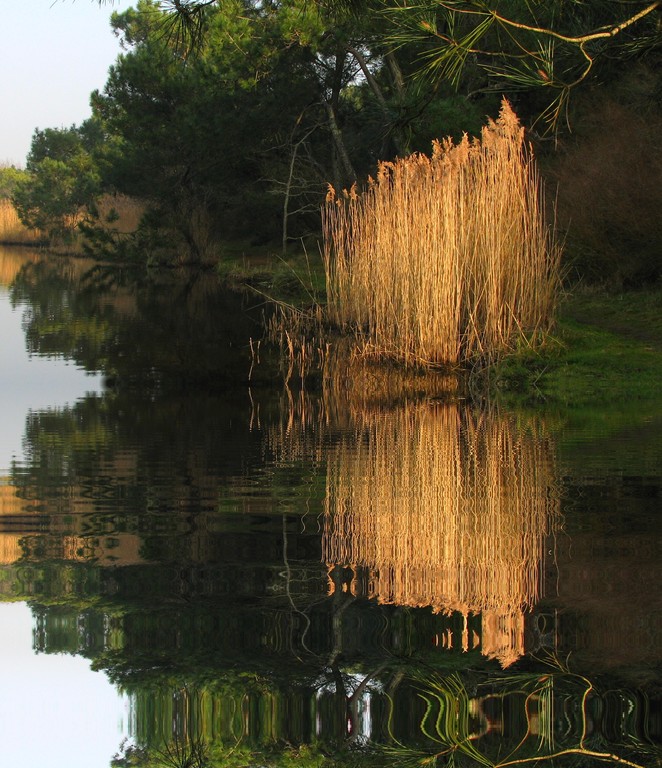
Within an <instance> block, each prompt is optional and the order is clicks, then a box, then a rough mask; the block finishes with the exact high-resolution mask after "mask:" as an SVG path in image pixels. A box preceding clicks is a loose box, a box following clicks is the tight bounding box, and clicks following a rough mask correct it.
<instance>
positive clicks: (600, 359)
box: [491, 287, 662, 408]
mask: <svg viewBox="0 0 662 768" xmlns="http://www.w3.org/2000/svg"><path fill="white" fill-rule="evenodd" d="M660 381H662V288H659V287H657V288H654V289H653V288H651V289H648V290H641V291H629V292H623V293H618V294H611V293H607V292H603V291H597V290H592V291H589V290H581V289H577V290H575V291H573V292H571V293H568V294H567V295H566V296H565V297H564V298H563V300H562V301H561V304H560V309H559V318H558V322H557V325H556V328H555V329H554V331H553V333H552V334H551V336H550V338H549V339H548V340H547V341H546V342H545V344H544V346H543V348H542V349H540V350H532V349H522V350H520V351H518V352H517V353H516V354H514V355H512V356H511V357H508V358H506V359H504V360H503V361H502V362H501V363H500V364H499V365H498V366H497V367H496V370H495V371H494V373H493V376H492V382H491V385H492V387H493V390H494V392H495V393H496V394H497V395H498V396H501V397H505V398H506V399H510V398H512V397H514V398H521V397H523V396H524V397H526V398H528V399H530V400H533V401H538V402H540V403H557V404H559V405H563V406H567V407H571V408H583V407H596V406H604V405H612V404H620V405H621V406H622V407H625V406H626V405H630V406H635V407H636V404H637V403H641V402H643V401H652V400H659V399H660Z"/></svg>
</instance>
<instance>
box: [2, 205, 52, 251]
mask: <svg viewBox="0 0 662 768" xmlns="http://www.w3.org/2000/svg"><path fill="white" fill-rule="evenodd" d="M45 240H46V236H45V234H44V233H43V232H41V231H40V230H38V229H28V227H26V226H25V225H24V224H23V222H22V221H21V220H20V219H19V217H18V213H16V209H15V208H14V206H13V205H12V204H11V200H9V199H8V198H6V197H4V198H0V243H4V244H5V245H38V244H40V243H43V242H44V241H45Z"/></svg>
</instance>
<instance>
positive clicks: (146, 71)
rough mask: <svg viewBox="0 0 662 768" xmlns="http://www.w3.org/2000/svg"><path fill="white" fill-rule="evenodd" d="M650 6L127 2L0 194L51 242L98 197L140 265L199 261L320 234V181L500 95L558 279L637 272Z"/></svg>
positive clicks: (652, 255) (437, 133)
mask: <svg viewBox="0 0 662 768" xmlns="http://www.w3.org/2000/svg"><path fill="white" fill-rule="evenodd" d="M661 8H662V2H659V1H657V0H652V1H651V2H648V1H647V0H627V1H626V0H623V1H621V0H614V2H610V3H604V2H602V0H581V2H578V1H577V0H573V2H569V1H568V0H554V1H553V2H540V1H539V0H536V2H531V1H530V0H443V1H442V2H439V1H438V0H421V2H419V3H416V4H414V5H411V4H407V3H401V2H399V0H360V1H359V0H329V1H328V2H326V1H325V2H322V1H321V0H318V2H307V0H285V1H280V2H279V1H276V0H269V1H268V2H263V3H254V2H251V0H231V2H222V3H221V2H218V1H217V0H204V1H201V0H189V1H188V2H185V1H184V0H181V1H180V0H178V1H177V2H156V0H138V2H137V3H136V6H135V7H134V8H129V9H128V10H122V11H121V12H115V13H113V16H112V22H111V24H112V27H113V30H114V32H115V34H117V35H118V36H119V37H120V39H121V41H122V44H123V49H124V52H123V53H122V54H121V55H120V56H119V57H118V59H117V61H116V62H115V64H114V65H113V66H112V67H111V69H110V71H109V76H108V80H107V82H106V83H105V85H104V86H103V87H102V88H100V89H99V90H98V91H96V92H95V93H93V94H92V97H91V104H92V112H93V114H92V117H91V119H90V120H89V121H87V122H86V123H84V124H83V125H82V126H81V127H80V128H76V127H72V128H71V129H63V130H56V129H47V130H46V131H37V132H36V133H35V137H34V142H33V147H32V149H31V152H30V156H29V158H28V172H29V174H28V179H27V180H26V181H25V182H21V183H19V185H18V187H17V188H16V190H15V191H13V194H14V200H15V204H16V205H17V208H18V210H19V212H20V214H21V216H22V218H23V221H24V222H25V223H27V224H29V225H30V226H39V227H42V228H45V229H47V230H49V231H51V232H52V233H53V234H59V235H61V234H63V233H66V232H67V231H68V229H71V228H72V227H74V226H76V224H78V223H79V222H80V220H81V219H86V220H87V227H88V229H87V234H88V236H91V237H92V238H93V239H94V234H95V230H94V227H92V228H91V229H90V223H89V216H88V214H92V219H94V216H95V215H97V211H96V208H95V205H94V198H95V197H96V196H97V195H98V194H100V193H123V194H125V195H129V196H130V197H132V198H136V199H138V200H140V201H141V204H144V206H145V211H146V212H145V216H144V217H143V221H142V225H141V232H140V233H139V235H138V236H136V237H135V238H134V239H133V240H131V241H130V242H129V245H131V246H132V247H133V248H134V250H135V251H136V253H137V254H138V258H140V259H141V260H143V261H149V260H157V261H162V260H167V259H176V260H178V261H183V260H186V261H192V262H198V263H200V262H216V261H217V260H218V258H219V257H220V256H222V246H221V243H223V244H226V243H228V242H229V241H234V242H235V243H236V242H242V243H243V244H245V250H246V251H247V252H248V253H249V254H250V252H251V250H252V249H254V248H256V247H258V246H265V245H266V246H268V247H269V248H270V249H271V251H272V252H273V251H274V250H279V251H281V252H285V250H286V249H287V247H288V244H290V245H291V244H292V243H299V242H300V241H301V240H304V241H306V240H307V239H311V240H315V239H316V238H317V237H318V235H319V232H320V221H319V211H320V206H321V203H322V202H323V199H324V196H325V194H326V189H327V184H329V183H331V184H333V186H334V187H335V188H336V189H341V188H343V187H348V186H350V185H351V184H352V183H354V182H358V183H359V184H361V183H362V182H363V181H364V180H365V179H366V178H367V176H368V175H369V174H371V173H374V169H375V168H376V165H377V162H378V161H380V160H381V161H388V160H392V159H394V158H395V157H398V156H399V157H402V156H405V155H407V154H409V153H411V152H415V151H423V152H429V150H430V142H431V140H432V139H435V138H440V137H445V136H453V137H454V138H458V137H459V136H461V134H462V133H463V132H467V133H469V134H472V135H475V134H477V133H478V131H479V129H480V127H481V125H482V124H484V122H485V120H486V117H488V116H491V117H494V116H496V113H497V111H498V106H499V103H500V100H501V97H502V96H503V95H506V96H507V97H508V98H509V99H510V100H511V102H512V104H513V106H514V108H515V111H516V112H517V114H518V116H519V117H520V119H521V120H522V122H523V123H524V124H525V125H526V126H527V127H528V128H529V129H531V130H530V136H531V137H532V138H533V139H534V140H535V141H536V142H539V143H538V146H537V147H536V150H537V154H538V156H539V157H541V158H542V159H543V160H544V165H545V172H546V175H547V176H548V177H549V178H550V180H551V182H552V183H555V182H558V184H559V188H558V197H557V196H556V195H550V197H553V198H554V199H555V200H556V199H558V210H559V213H560V215H559V223H560V225H561V227H562V229H563V231H564V233H567V244H568V255H569V266H570V267H572V274H573V275H575V276H576V275H579V276H581V277H586V278H588V279H591V280H600V281H601V280H605V279H608V280H612V281H613V282H615V283H619V284H627V283H641V282H650V281H655V280H656V279H657V277H658V276H659V274H660V263H661V261H662V257H660V250H661V248H660V230H659V225H658V224H656V221H659V216H658V217H655V215H654V213H655V211H656V210H659V204H660V197H659V196H660V194H661V193H660V191H659V186H660V185H659V184H657V183H656V181H657V179H658V178H659V160H656V157H657V158H659V153H655V148H656V147H657V146H658V145H659V141H660V126H661V125H662V123H661V121H660V107H659V104H660V93H661V92H662V78H661V77H660V75H659V74H657V72H659V63H660V51H661V45H660V43H661V39H662V37H661V33H660V29H661V26H660V21H661V18H660V17H661ZM624 94H625V96H624ZM571 96H572V97H573V98H572V99H571ZM610 104H617V105H618V106H619V108H620V112H619V114H618V115H616V116H615V117H614V114H615V113H614V110H611V112H610V111H609V110H610V106H609V105H610ZM609 115H611V116H612V117H611V121H610V119H608V118H609ZM591 116H593V118H594V119H593V120H591ZM601 116H604V120H607V122H606V123H605V122H604V120H603V117H601ZM548 130H552V131H554V132H555V136H556V142H554V144H553V148H552V142H543V141H542V139H543V134H545V133H546V132H547V131H548ZM597 137H601V138H602V140H601V141H599V142H598V141H596V138H597ZM651 153H652V154H651ZM624 165H627V167H628V168H635V169H637V173H636V177H635V174H634V173H633V174H631V175H630V177H629V176H628V174H624V173H622V172H621V170H622V168H623V167H624ZM628 179H629V181H628ZM640 180H643V183H640ZM3 183H4V182H3ZM577 201H581V206H580V207H581V215H579V216H578V215H577V213H578V202H577ZM631 222H634V225H633V226H630V223H631ZM97 234H98V236H99V237H101V240H100V241H99V242H101V241H102V240H103V236H102V233H98V232H97ZM112 244H113V241H112V238H111V245H112ZM103 245H104V247H105V246H106V245H107V243H106V241H103ZM315 249H316V246H315ZM120 255H121V256H122V257H123V258H124V257H126V256H127V255H128V251H127V242H126V241H123V248H122V252H121V254H120Z"/></svg>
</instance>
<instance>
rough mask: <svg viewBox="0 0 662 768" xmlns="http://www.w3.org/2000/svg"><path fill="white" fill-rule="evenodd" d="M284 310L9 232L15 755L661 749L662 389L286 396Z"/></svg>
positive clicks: (656, 754)
mask: <svg viewBox="0 0 662 768" xmlns="http://www.w3.org/2000/svg"><path fill="white" fill-rule="evenodd" d="M263 312H264V308H263V307H261V306H260V305H259V302H258V301H257V300H254V299H252V298H250V297H246V296H241V295H239V294H232V293H226V292H223V291H222V290H220V288H219V286H218V284H217V281H216V279H215V277H214V276H213V275H203V276H197V277H194V276H191V275H185V274H180V273H176V272H168V273H159V274H152V275H150V274H148V273H146V272H144V271H142V272H138V273H132V272H131V271H127V270H119V269H116V268H112V269H111V268H102V267H101V266H100V265H95V264H94V263H93V262H86V261H81V260H75V261H69V260H66V259H62V258H60V259H47V258H44V257H40V256H39V255H37V254H31V253H30V252H27V251H17V250H9V249H0V325H1V334H2V335H1V336H0V339H1V343H2V346H1V347H0V355H1V358H0V360H1V363H0V393H1V394H2V400H1V404H0V414H1V415H2V426H3V436H2V440H1V441H0V600H1V601H2V603H0V668H1V670H2V674H1V675H0V680H1V681H2V683H1V684H2V701H1V703H0V730H2V729H5V735H6V736H8V737H9V735H10V734H11V736H12V738H11V739H10V738H7V739H5V740H4V741H3V743H6V742H8V741H9V742H11V744H10V747H9V749H10V755H9V757H7V758H6V759H7V760H8V761H7V763H6V764H8V765H12V766H26V768H34V767H35V766H41V765H44V766H46V765H48V766H63V768H64V766H68V767H69V768H74V767H75V766H81V768H82V767H83V766H85V768H96V767H97V766H99V767H101V766H109V765H110V764H111V760H112V759H113V755H115V754H116V753H118V752H120V753H121V754H120V757H121V756H122V755H123V756H124V759H125V760H126V761H127V762H126V763H121V764H129V763H128V758H127V756H131V748H132V746H135V747H139V748H143V747H145V748H148V747H156V748H163V746H164V745H165V744H167V743H171V744H172V743H173V742H175V743H176V744H177V745H178V746H179V747H182V748H186V747H187V746H190V745H191V744H194V743H195V740H196V739H198V738H201V739H202V740H203V741H204V743H205V745H206V747H207V748H208V750H209V753H210V755H211V756H212V757H214V758H215V759H216V760H217V764H218V765H228V766H230V765H232V766H235V765H237V766H239V765H271V764H276V765H277V764H283V765H284V764H285V762H284V761H285V760H289V759H291V760H294V761H295V762H296V764H300V765H319V764H320V763H319V760H320V759H321V758H320V756H321V755H326V756H327V757H329V756H331V757H333V758H334V759H335V760H336V761H337V762H338V764H339V765H340V764H343V765H344V764H345V763H347V764H352V765H356V764H359V765H373V764H374V765H383V766H387V765H402V764H405V763H406V762H407V761H411V764H418V762H419V761H420V760H422V759H425V758H427V757H430V756H434V755H438V756H440V757H439V765H441V764H445V762H446V757H445V756H447V755H453V756H454V757H455V758H456V759H457V760H458V761H459V762H458V764H460V765H480V764H483V765H494V764H501V765H504V764H535V761H540V760H543V759H544V760H545V762H544V763H543V764H545V765H566V764H567V765H570V764H573V765H574V764H581V765H593V764H595V765H604V764H605V762H607V763H609V762H612V763H613V764H618V763H617V762H616V758H618V759H620V760H621V761H623V760H626V761H630V762H629V763H628V764H637V765H645V766H653V765H658V764H659V760H660V755H661V754H662V749H661V742H662V706H661V702H662V685H661V684H662V673H661V669H662V663H661V662H662V653H661V650H660V633H661V630H662V597H661V594H660V576H661V572H662V568H661V565H660V564H661V562H662V558H661V555H662V526H661V524H660V520H661V518H660V515H661V513H662V510H661V488H662V469H661V468H662V401H660V402H658V403H655V402H653V403H641V404H636V403H635V404H633V403H627V404H623V407H622V408H620V407H619V408H615V409H613V410H612V411H609V412H599V411H596V412H592V411H586V410H583V411H572V410H567V411H558V410H554V409H552V408H549V409H545V410H540V411H539V412H531V411H527V412H504V411H503V410H500V409H497V408H495V407H491V408H489V409H479V408H475V407H470V406H468V405H467V404H466V403H463V402H453V401H448V402H445V401H443V400H437V399H435V400H424V401H421V402H417V401H408V402H406V403H404V404H403V403H400V404H398V405H395V404H393V403H390V404H389V403H383V402H382V403H377V402H375V401H374V400H371V401H367V400H366V399H365V398H361V397H357V398H353V397H352V396H351V391H350V393H349V394H348V392H347V391H344V392H343V393H342V394H339V393H334V392H329V391H325V392H324V393H315V392H311V393H303V394H302V393H301V392H292V391H290V390H288V389H287V388H286V387H284V386H283V383H282V378H281V377H280V376H279V374H278V371H277V368H276V366H274V365H272V364H271V363H269V362H267V361H265V360H262V361H261V363H260V364H259V365H255V364H254V362H255V361H254V358H253V356H252V355H251V340H252V341H253V348H254V349H255V346H256V340H257V339H259V338H260V336H261V335H262V331H261V328H262V317H263ZM125 739H126V740H127V741H126V742H124V740H125ZM123 742H124V747H123V750H122V749H121V745H122V743H123ZM552 755H554V756H556V757H554V759H553V761H551V760H549V759H548V758H549V756H552ZM515 761H523V762H519V763H516V762H515ZM118 764H120V763H119V762H118ZM287 764H290V763H287ZM620 764H621V765H623V764H625V763H623V762H621V763H620Z"/></svg>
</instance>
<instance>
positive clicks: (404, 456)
mask: <svg viewBox="0 0 662 768" xmlns="http://www.w3.org/2000/svg"><path fill="white" fill-rule="evenodd" d="M559 515H560V512H559V494H558V492H557V485H556V473H555V468H554V451H553V446H552V444H551V441H550V440H549V438H546V437H545V436H544V435H541V434H537V433H536V431H535V429H534V428H533V427H532V426H531V425H529V426H528V427H524V428H522V427H521V426H519V425H517V424H516V423H515V421H514V420H513V419H511V418H507V417H503V416H500V415H496V414H492V413H487V412H480V411H474V410H471V409H468V408H466V407H461V406H460V405H457V404H452V403H439V402H423V403H418V404H409V405H405V406H403V407H400V408H398V409H397V410H394V411H387V410H384V409H379V408H374V409H371V410H368V409H366V410H364V411H363V412H362V413H361V414H360V416H359V417H358V420H357V427H356V430H355V432H354V433H353V434H351V433H350V434H346V435H345V436H344V437H343V438H342V439H340V440H339V441H337V442H336V443H335V444H334V445H332V446H330V448H329V451H328V472H327V493H326V501H325V509H324V534H323V543H322V551H323V557H324V559H325V561H326V563H327V565H328V569H329V589H330V591H334V590H336V589H339V588H341V589H344V590H347V591H349V592H351V593H352V594H354V595H356V596H364V597H368V598H374V599H376V600H377V601H378V602H379V603H382V604H397V605H402V606H412V607H421V606H431V607H432V609H433V611H435V612H437V613H443V614H451V613H454V612H459V613H461V614H462V615H463V617H464V632H463V633H462V637H461V639H460V638H458V637H452V636H451V635H449V636H448V637H446V636H444V637H439V638H437V641H438V643H439V644H440V645H444V646H446V647H448V646H451V647H456V646H457V644H458V643H460V642H461V644H462V647H463V649H464V650H471V649H473V648H476V647H480V649H481V650H482V652H483V653H484V654H485V655H487V656H488V657H493V658H496V659H498V660H499V661H500V663H501V664H502V665H503V666H507V665H509V664H511V663H512V662H514V661H515V660H516V659H517V658H518V657H519V656H521V655H522V654H524V652H525V647H524V645H525V643H524V617H525V614H526V613H527V612H529V611H531V610H532V609H533V607H534V606H535V604H536V603H537V602H538V601H539V600H540V598H541V597H542V578H543V573H544V562H545V556H546V547H545V541H546V538H547V537H548V536H550V535H551V534H553V533H554V532H555V531H556V530H557V527H558V522H559ZM337 566H340V567H344V568H347V567H349V568H351V574H352V577H351V580H349V581H347V580H346V581H345V583H342V580H341V578H340V577H339V575H338V568H337ZM478 614H480V615H481V621H480V629H477V628H476V622H475V621H474V620H472V617H476V615H478ZM479 633H480V634H479Z"/></svg>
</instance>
